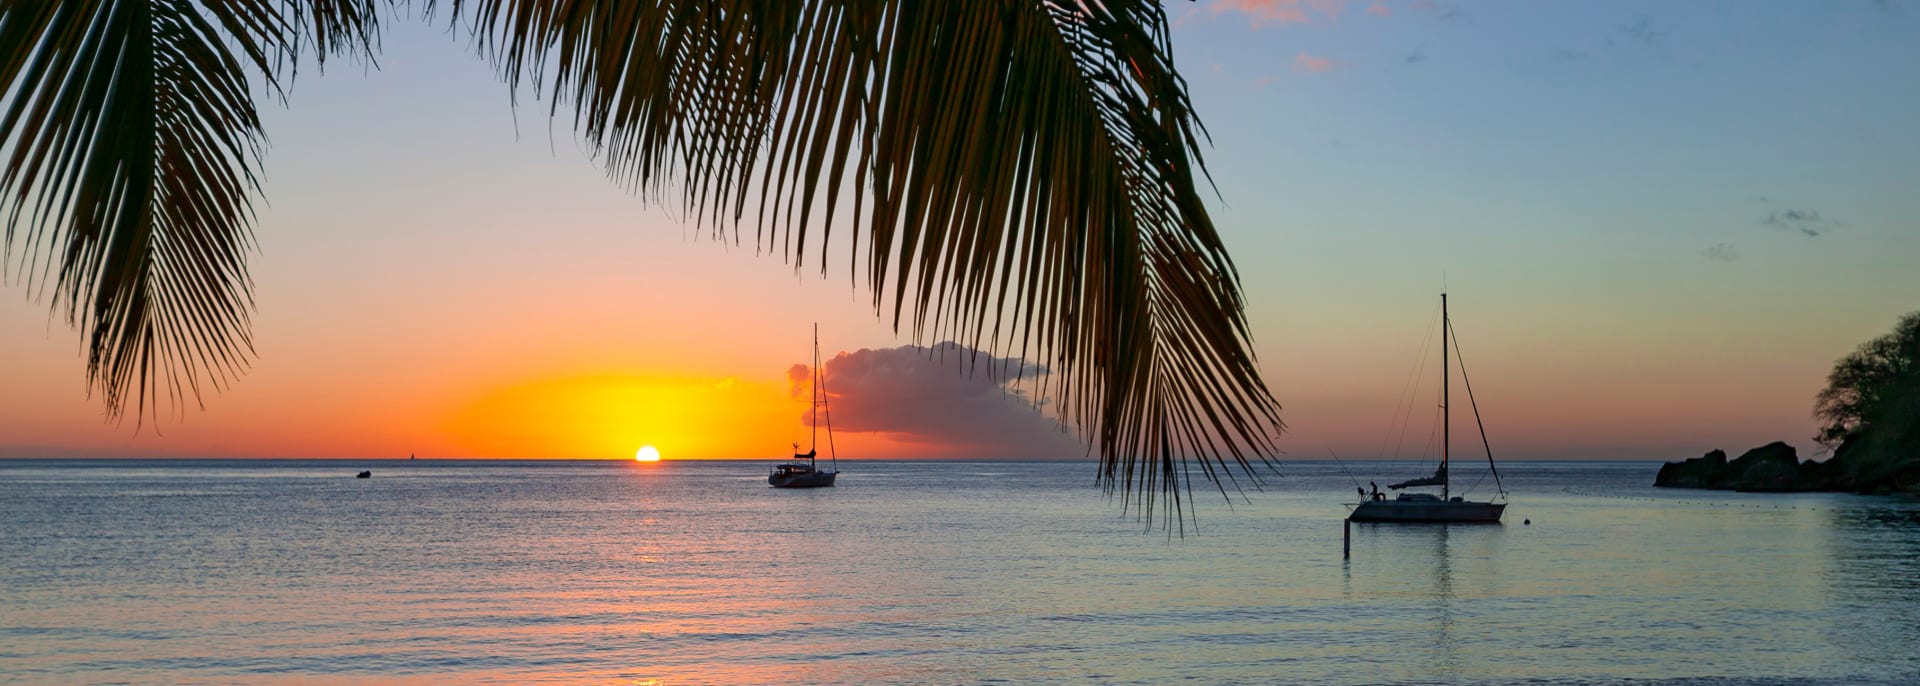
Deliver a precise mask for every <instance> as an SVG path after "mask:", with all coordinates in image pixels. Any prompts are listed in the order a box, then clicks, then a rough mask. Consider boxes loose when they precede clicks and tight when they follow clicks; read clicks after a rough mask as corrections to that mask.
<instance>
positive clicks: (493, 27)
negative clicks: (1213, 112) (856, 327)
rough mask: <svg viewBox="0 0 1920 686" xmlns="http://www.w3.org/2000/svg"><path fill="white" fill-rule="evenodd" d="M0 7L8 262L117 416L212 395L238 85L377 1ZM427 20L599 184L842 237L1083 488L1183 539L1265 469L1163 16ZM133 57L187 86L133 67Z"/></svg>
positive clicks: (878, 10)
mask: <svg viewBox="0 0 1920 686" xmlns="http://www.w3.org/2000/svg"><path fill="white" fill-rule="evenodd" d="M0 3H4V4H0V38H4V39H5V41H4V42H0V46H6V47H5V48H0V49H4V51H5V52H4V54H0V60H3V61H0V70H4V71H0V84H5V87H7V88H8V89H9V91H8V92H10V93H13V95H12V96H11V97H12V102H11V105H12V109H9V110H8V114H7V115H6V119H4V120H0V127H3V128H0V140H3V141H4V143H5V145H6V146H7V151H8V152H9V156H10V161H9V166H8V168H7V174H6V176H5V177H0V200H5V201H7V202H8V203H9V206H10V207H11V211H12V214H10V215H9V218H8V221H9V224H8V226H9V230H8V250H9V254H11V251H12V247H13V240H14V231H13V228H12V227H13V226H14V224H15V223H16V222H18V223H22V224H23V225H24V226H25V227H26V229H25V235H24V238H23V243H24V245H25V250H24V251H23V252H22V255H23V256H37V255H40V254H42V253H43V252H44V253H46V254H47V255H49V256H58V257H59V258H60V267H59V269H58V270H57V271H55V272H54V274H55V276H56V277H57V292H58V293H60V294H61V295H62V296H63V297H65V298H66V299H67V302H68V303H69V309H70V313H71V316H72V317H73V318H74V319H75V321H76V322H77V323H79V324H80V325H81V326H82V327H83V328H85V329H87V330H89V331H90V332H91V333H92V338H93V343H92V348H91V349H92V351H93V353H92V356H91V358H90V366H89V369H90V373H91V376H92V380H93V382H94V384H95V387H97V388H100V389H103V390H104V391H106V401H107V403H108V407H109V408H113V409H114V410H116V411H117V410H118V409H119V408H121V407H123V403H124V401H125V399H126V397H127V396H128V394H129V388H130V387H134V384H137V388H135V390H134V391H132V392H133V394H134V395H135V396H137V397H138V398H139V399H140V401H141V402H142V403H144V402H145V401H146V400H147V398H148V397H149V396H151V395H153V393H154V391H153V390H152V386H151V385H149V384H150V383H151V380H153V379H159V378H165V379H168V380H169V381H170V382H171V385H170V386H169V387H168V388H169V390H168V392H169V393H170V394H171V395H172V396H173V397H175V398H180V397H184V395H185V394H188V393H191V394H195V395H196V397H197V393H198V388H199V380H200V379H202V378H207V379H212V380H213V381H214V383H215V384H216V385H217V384H219V383H221V382H223V381H224V380H225V379H226V378H228V374H230V373H231V372H232V371H233V370H235V369H236V368H238V367H239V366H241V365H243V364H244V361H245V359H246V356H247V354H248V344H247V338H246V311H247V302H246V292H247V280H246V272H245V268H244V267H245V265H244V261H243V260H242V256H243V251H244V246H245V244H246V242H247V223H248V219H249V218H250V216H251V215H250V213H249V212H250V205H249V197H250V194H251V193H252V192H254V191H255V190H256V185H257V183H256V180H255V176H254V171H253V170H254V167H255V166H256V165H257V163H258V162H257V158H258V145H259V128H258V120H257V117H256V116H255V114H254V110H253V104H252V94H251V93H250V92H249V91H248V90H247V82H246V79H245V76H244V75H245V73H246V70H247V69H253V70H257V71H258V72H259V73H261V74H264V75H265V76H267V79H268V83H272V84H277V83H278V80H277V78H278V75H279V69H280V64H281V62H283V61H284V62H295V61H297V58H298V57H299V53H300V52H301V51H302V50H307V49H315V48H317V49H318V50H319V52H320V53H321V54H325V53H326V52H328V51H333V50H341V49H360V48H364V47H367V46H370V45H371V43H372V42H373V40H374V39H373V31H372V27H373V25H374V17H375V13H376V10H377V9H378V8H377V7H376V6H375V3H374V1H373V0H363V1H361V2H347V1H345V0H340V1H338V2H323V1H321V0H306V1H304V2H300V1H295V0H282V1H281V2H266V1H264V0H255V1H254V2H242V1H240V0H228V1H226V2H207V3H205V4H204V5H201V6H198V7H196V6H194V5H189V4H186V3H180V2H109V1H101V2H53V3H41V2H32V1H26V0H0ZM426 9H427V11H428V12H429V13H431V14H433V15H436V16H440V17H442V18H444V19H446V20H448V21H450V22H453V24H454V25H455V26H460V27H465V28H467V29H469V30H470V31H471V35H472V37H473V39H474V41H475V45H476V46H477V48H478V49H479V51H480V52H481V54H482V55H484V56H485V57H487V58H488V59H490V60H492V61H493V62H494V63H495V64H496V65H497V66H498V67H499V69H500V71H501V73H502V75H503V77H504V78H505V79H506V80H507V81H508V82H509V83H510V84H512V85H513V86H514V87H516V88H530V89H532V90H534V91H535V92H536V93H540V94H544V95H548V96H550V97H551V98H552V100H553V107H554V112H555V113H556V114H559V113H561V112H563V111H565V110H563V108H570V109H571V113H572V115H573V117H574V121H575V125H576V126H577V128H578V129H579V131H580V133H581V135H582V136H583V137H584V138H585V139H586V140H587V141H588V142H589V143H590V144H591V145H592V146H593V147H594V149H595V150H596V151H597V152H598V154H599V155H600V156H601V158H602V160H603V161H604V162H605V164H606V166H607V169H608V170H609V172H610V174H612V175H613V176H614V177H615V178H616V179H618V180H620V181H622V182H624V183H628V184H631V185H632V186H633V187H635V188H636V189H641V190H644V191H647V192H650V193H654V194H657V195H662V196H665V195H669V194H673V195H677V201H678V202H679V203H680V204H682V205H683V206H684V207H685V209H686V210H687V212H688V215H689V218H690V219H691V220H693V221H695V222H698V223H701V224H703V225H707V226H711V227H713V230H714V231H715V233H716V234H717V235H721V236H729V237H731V238H732V240H735V241H739V240H741V237H742V236H743V235H748V234H750V235H751V236H752V238H753V241H754V244H755V245H756V246H757V247H758V248H761V249H764V250H767V251H769V252H779V253H780V254H781V255H783V256H784V257H785V258H787V259H789V260H791V261H792V262H793V263H794V265H795V266H796V267H798V266H800V265H802V264H804V263H805V262H806V260H807V258H808V257H809V255H810V254H817V255H825V254H827V253H828V252H829V250H830V249H832V248H833V244H832V238H833V237H834V234H833V231H834V229H835V228H838V227H842V226H851V227H853V229H854V230H853V231H850V232H849V235H848V236H847V238H846V240H845V243H846V244H847V245H846V248H845V249H847V250H848V251H849V253H850V254H851V255H852V256H853V258H852V259H851V260H850V261H849V275H850V277H852V278H855V279H859V278H861V277H862V276H864V279H865V281H867V282H868V284H869V285H870V286H871V287H872V288H873V289H874V296H873V297H874V300H873V304H874V307H875V308H876V309H881V310H884V308H885V307H887V305H888V295H889V294H890V295H891V307H892V317H893V322H894V325H895V327H896V328H899V327H900V326H901V325H902V324H910V325H911V328H912V331H913V335H914V337H915V338H916V339H926V338H933V339H941V338H951V339H954V340H958V341H961V342H963V343H967V344H969V345H971V346H972V347H974V348H976V349H986V350H990V351H1002V350H1004V351H1006V352H1009V353H1015V352H1017V353H1018V354H1019V356H1020V357H1022V358H1025V359H1033V360H1036V361H1038V362H1040V363H1042V364H1045V365H1047V366H1048V367H1049V369H1051V370H1052V371H1053V374H1051V375H1049V376H1048V378H1049V379H1052V381H1050V382H1049V383H1051V384H1052V385H1050V386H1049V387H1048V388H1045V389H1042V391H1043V393H1045V394H1047V395H1048V396H1050V397H1052V398H1055V399H1056V400H1057V401H1058V402H1059V403H1060V407H1061V408H1062V411H1063V413H1065V414H1066V415H1067V416H1068V417H1069V418H1070V419H1072V420H1074V421H1075V422H1076V423H1078V424H1079V425H1080V426H1082V427H1085V428H1087V430H1088V431H1089V432H1090V436H1091V437H1092V438H1093V440H1094V442H1095V444H1096V447H1097V448H1098V450H1099V452H1100V455H1101V467H1100V477H1101V478H1100V481H1101V483H1102V484H1103V485H1104V486H1106V487H1107V488H1109V489H1117V490H1118V491H1119V492H1120V493H1121V494H1122V495H1123V497H1126V498H1127V499H1128V500H1130V501H1131V500H1132V499H1133V498H1132V497H1133V496H1136V495H1137V496H1138V498H1139V500H1138V502H1139V503H1140V504H1141V505H1142V506H1143V508H1145V509H1144V512H1149V513H1150V512H1151V511H1152V508H1153V507H1154V506H1155V498H1156V497H1164V498H1166V499H1167V503H1168V505H1169V507H1166V508H1164V509H1163V513H1165V515H1166V516H1167V517H1168V518H1169V519H1170V520H1172V519H1177V518H1178V515H1177V513H1178V512H1179V511H1180V503H1181V501H1182V498H1183V494H1182V489H1183V488H1185V487H1187V486H1189V485H1190V484H1191V481H1190V476H1191V475H1190V474H1189V472H1188V469H1189V468H1190V466H1192V465H1198V466H1199V468H1200V469H1201V471H1202V472H1203V474H1204V475H1205V476H1206V477H1207V478H1209V479H1211V480H1213V481H1214V483H1215V484H1216V485H1219V486H1220V487H1221V489H1222V491H1223V492H1224V490H1225V483H1226V481H1227V480H1231V479H1233V477H1232V475H1231V471H1222V470H1221V468H1223V467H1237V468H1238V470H1244V471H1245V472H1246V473H1247V474H1249V475H1251V474H1253V470H1252V467H1253V464H1254V463H1255V462H1264V461H1266V460H1267V459H1268V458H1269V456H1271V455H1272V454H1273V453H1274V452H1275V446H1274V443H1273V440H1274V438H1275V437H1276V436H1277V434H1278V433H1279V431H1280V430H1281V428H1282V424H1281V422H1280V419H1279V415H1278V410H1279V407H1278V405H1277V404H1276V403H1275V402H1274V400H1273V399H1272V397H1271V395H1270V394H1269V392H1268V390H1267V389H1266V387H1265V385H1264V384H1263V382H1262V381H1261V379H1260V376H1259V373H1258V369H1257V367H1256V365H1255V362H1254V360H1253V357H1252V355H1251V352H1250V344H1251V340H1250V335H1249V332H1248V329H1247V324H1246V321H1245V319H1244V316H1243V312H1242V306H1241V301H1240V294H1239V286H1238V277H1237V275H1236V273H1235V271H1234V267H1233V263H1232V262H1231V260H1230V259H1229V258H1228V256H1227V253H1226V251H1225V249H1224V246H1223V245H1222V244H1221V242H1220V238H1219V236H1218V235H1217V233H1216V232H1215V231H1214V227H1213V224H1212V221H1211V219H1210V218H1209V217H1208V215H1207V212H1206V208H1205V206H1204V205H1203V203H1202V202H1201V198H1200V196H1199V192H1198V190H1197V188H1196V182H1195V174H1196V172H1197V171H1198V170H1200V168H1201V167H1200V161H1199V156H1198V152H1197V146H1198V145H1199V135H1200V131H1201V129H1200V127H1199V124H1198V122H1197V120H1196V119H1195V117H1194V116H1193V113H1192V112H1191V110H1190V105H1189V103H1188V101H1187V97H1186V92H1185V83H1184V82H1183V81H1182V80H1181V78H1180V77H1179V75H1178V74H1177V73H1176V72H1175V70H1174V68H1173V65H1172V60H1171V54H1170V47H1169V45H1168V35H1167V31H1168V28H1167V22H1166V16H1165V13H1164V11H1163V10H1162V9H1161V7H1160V6H1159V5H1158V4H1155V3H1152V2H1139V1H1112V2H1089V3H1087V4H1085V5H1082V4H1076V3H1057V2H1041V1H1035V0H1024V1H1015V0H999V1H992V0H982V1H980V2H909V1H905V0H840V1H835V0H813V1H807V2H800V1H795V2H772V1H760V2H729V1H724V0H708V1H700V0H653V1H650V2H633V1H616V0H573V1H568V0H446V1H444V2H441V3H434V2H431V1H429V2H428V3H426ZM142 22H145V23H147V24H148V25H149V27H150V28H142V27H141V26H140V24H142ZM163 26H165V27H184V28H169V29H166V30H162V29H160V28H157V27H163ZM142 41H145V42H142ZM16 46H17V47H16ZM143 51H144V52H143ZM143 56H151V58H152V59H150V60H147V61H148V62H153V63H156V64H158V63H165V64H168V65H171V66H170V67H168V68H164V69H163V68H159V67H147V68H148V69H150V71H139V69H141V68H142V67H141V65H142V64H145V62H143V61H142V59H141V58H142V57H143ZM123 64H130V65H132V66H127V67H123V66H122V65H123ZM101 74H113V75H114V76H113V77H112V78H108V77H105V76H100V75H101ZM134 81H139V82H141V83H133V82H134ZM76 83H77V84H82V85H85V86H87V87H74V86H71V84H76ZM181 94H188V96H186V97H183V96H182V95H181ZM121 119H125V120H127V122H126V123H125V124H124V125H123V124H121V123H120V120H121ZM103 122H114V123H113V124H111V125H109V124H106V123H103ZM143 122H144V123H143ZM110 127H111V128H110ZM103 132H104V133H103ZM848 205H851V207H848ZM863 236H864V238H865V255H864V261H863V260H862V259H861V253H862V245H861V239H862V237H863ZM816 259H820V258H819V257H816ZM27 261H28V260H27V259H26V258H25V257H23V259H22V262H23V264H24V263H26V262H27ZM51 261H53V260H52V259H51V257H50V259H49V262H51ZM820 262H821V269H822V271H823V272H824V271H825V270H826V263H825V260H824V259H820ZM127 265H134V266H131V267H130V266H127ZM34 270H35V267H34V266H32V265H29V266H27V271H28V272H29V273H34ZM56 306H57V305H56ZM182 379H184V380H185V386H184V387H183V386H182ZM929 401H930V402H938V399H930V400H929ZM1189 495H1190V494H1189Z"/></svg>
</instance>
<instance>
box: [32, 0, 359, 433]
mask: <svg viewBox="0 0 1920 686" xmlns="http://www.w3.org/2000/svg"><path fill="white" fill-rule="evenodd" d="M371 9H372V5H371V4H369V3H368V2H365V1H364V0H362V1H358V2H347V1H345V0H340V1H330V0H311V1H307V2H284V1H282V2H268V1H265V0H253V1H247V0H225V1H219V0H216V1H211V2H205V3H192V2H185V1H172V2H152V1H149V0H63V1H58V2H53V1H46V0H0V88H3V89H4V90H0V93H4V94H5V100H4V101H3V104H4V113H3V114H0V144H3V145H4V146H5V147H4V151H5V158H6V166H5V168H4V169H3V170H0V221H4V223H5V225H6V254H7V255H8V256H9V257H8V258H7V259H6V260H5V264H6V265H7V267H8V270H9V272H11V271H12V269H14V268H15V267H16V265H15V263H14V262H13V260H12V257H11V256H12V255H13V254H14V248H15V246H16V245H18V246H20V247H21V248H22V249H21V251H20V253H19V254H20V261H19V263H18V265H17V268H18V269H20V271H21V272H22V273H23V274H24V276H25V280H26V281H27V283H28V288H29V289H34V290H37V291H38V292H39V293H45V292H46V290H47V289H48V288H49V287H50V288H51V289H52V291H53V294H54V307H55V309H56V310H60V309H64V310H65V313H66V316H67V318H68V320H69V322H70V323H72V324H73V325H75V326H77V327H79V328H80V329H81V331H82V332H83V333H84V335H85V336H86V337H87V339H88V348H87V349H88V355H87V380H88V383H89V385H90V387H91V388H93V389H96V390H99V391H101V392H102V394H103V395H104V396H105V398H104V399H105V402H106V407H107V410H108V413H109V415H110V416H118V415H119V414H120V413H121V412H123V411H125V409H126V408H127V406H128V404H129V403H132V404H134V405H135V406H136V414H139V415H144V414H145V413H146V412H147V410H148V408H149V407H150V405H151V401H153V400H156V399H158V398H163V397H164V398H167V399H170V400H172V401H173V402H174V403H175V404H176V405H179V404H181V403H184V402H185V400H186V399H187V398H189V397H191V398H194V399H195V400H196V402H197V400H198V398H199V395H200V391H201V386H202V384H210V385H213V386H215V387H220V386H222V385H224V384H226V383H228V382H229V381H230V380H231V379H232V377H233V375H234V374H235V373H237V372H238V371H240V370H241V369H243V368H244V367H245V366H246V364H247V361H248V359H249V357H250V356H251V354H252V342H251V340H250V339H249V337H248V331H247V327H248V311H249V309H250V308H251V306H252V302H251V299H250V295H249V288H250V281H249V280H248V277H247V270H246V260H245V256H246V252H247V248H248V246H249V244H250V242H251V235H250V231H249V223H250V222H251V220H252V218H253V214H252V194H253V193H255V192H256V191H257V190H258V187H259V181H258V177H257V176H256V174H255V168H256V167H257V166H258V164H259V157H260V144H261V132H260V119H259V116H258V114H257V112H256V110H255V104H254V100H255V96H254V93H253V89H252V87H251V86H250V84H249V81H248V79H249V76H250V75H257V76H259V77H263V78H264V80H265V82H266V83H268V84H269V86H270V87H273V88H278V87H279V86H278V84H279V83H280V78H281V73H282V72H283V71H290V70H291V69H292V66H293V65H295V64H297V60H296V58H297V57H298V55H297V52H298V51H299V50H302V49H312V50H315V51H316V52H317V54H318V55H321V56H324V55H326V54H328V53H329V52H334V51H337V50H344V49H364V48H365V47H366V46H367V45H368V43H369V41H370V40H371V36H372V32H371V29H372V26H371V21H372V18H373V13H372V12H371Z"/></svg>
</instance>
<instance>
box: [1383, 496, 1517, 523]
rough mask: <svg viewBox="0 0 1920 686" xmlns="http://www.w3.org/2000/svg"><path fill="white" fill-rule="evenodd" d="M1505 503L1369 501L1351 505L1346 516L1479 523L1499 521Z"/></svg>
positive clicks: (1384, 520) (1394, 520)
mask: <svg viewBox="0 0 1920 686" xmlns="http://www.w3.org/2000/svg"><path fill="white" fill-rule="evenodd" d="M1506 511H1507V504H1506V503H1476V502H1471V501H1450V500H1437V499H1436V500H1413V501H1409V500H1368V501H1366V502H1362V503H1360V504H1359V505H1357V506H1355V507H1354V508H1353V514H1350V515H1347V519H1351V520H1353V521H1356V522H1479V523H1496V524H1497V523H1499V521H1500V515H1501V514H1503V513H1505V512H1506Z"/></svg>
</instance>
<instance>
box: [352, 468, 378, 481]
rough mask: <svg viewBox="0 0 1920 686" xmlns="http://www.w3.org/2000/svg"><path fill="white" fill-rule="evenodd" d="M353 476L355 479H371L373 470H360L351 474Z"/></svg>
mask: <svg viewBox="0 0 1920 686" xmlns="http://www.w3.org/2000/svg"><path fill="white" fill-rule="evenodd" d="M353 478H355V479H371V478H373V470H367V471H364V472H361V473H359V474H355V475H353Z"/></svg>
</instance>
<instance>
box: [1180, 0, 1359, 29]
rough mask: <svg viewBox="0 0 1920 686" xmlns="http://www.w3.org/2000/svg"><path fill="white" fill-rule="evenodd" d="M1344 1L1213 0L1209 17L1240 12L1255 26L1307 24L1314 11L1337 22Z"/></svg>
mask: <svg viewBox="0 0 1920 686" xmlns="http://www.w3.org/2000/svg"><path fill="white" fill-rule="evenodd" d="M1346 4H1347V0H1216V1H1215V2H1214V3H1213V16H1216V17H1217V16H1220V15H1222V14H1226V13H1227V12H1240V13H1243V14H1245V15H1247V20H1248V21H1249V22H1251V23H1252V24H1253V27H1254V28H1256V29H1257V28H1260V27H1262V26H1265V25H1267V24H1306V23H1311V22H1312V21H1313V15H1315V14H1318V15H1320V16H1321V18H1323V19H1324V20H1326V21H1329V22H1331V21H1338V20H1339V19H1340V10H1342V9H1344V8H1345V7H1346ZM1368 11H1372V10H1368Z"/></svg>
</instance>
